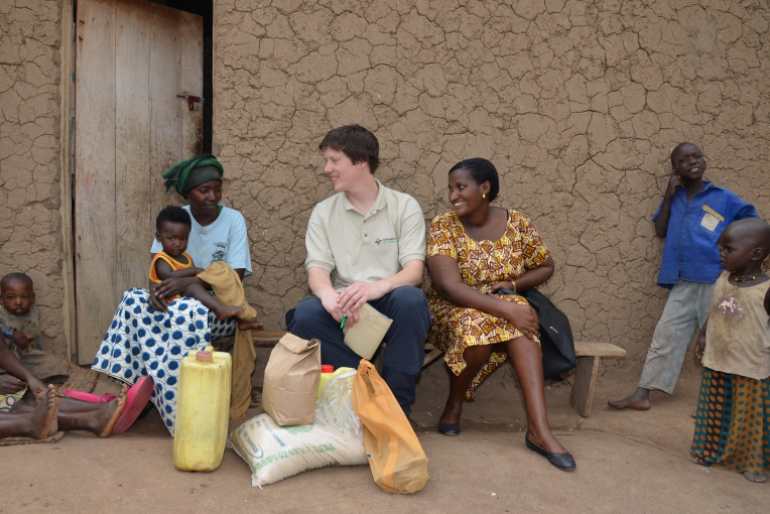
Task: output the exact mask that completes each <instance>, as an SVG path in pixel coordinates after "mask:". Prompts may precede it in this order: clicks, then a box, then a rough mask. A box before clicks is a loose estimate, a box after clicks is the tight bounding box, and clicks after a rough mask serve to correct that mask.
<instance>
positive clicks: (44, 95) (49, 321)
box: [0, 0, 67, 355]
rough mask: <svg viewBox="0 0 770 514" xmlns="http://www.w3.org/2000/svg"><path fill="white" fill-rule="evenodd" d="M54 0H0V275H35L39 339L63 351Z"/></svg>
mask: <svg viewBox="0 0 770 514" xmlns="http://www.w3.org/2000/svg"><path fill="white" fill-rule="evenodd" d="M61 9H62V7H61V2H59V1H56V0H50V1H46V0H32V1H21V0H4V1H3V2H0V276H2V275H5V274H6V273H9V272H12V271H21V272H24V273H27V274H28V275H29V276H30V277H32V280H33V281H34V283H35V293H36V304H37V306H38V307H39V308H40V315H41V323H42V327H41V329H42V338H41V341H42V345H43V348H44V349H47V350H50V351H53V352H55V353H57V354H59V355H65V354H66V352H67V342H66V340H65V335H64V325H65V322H64V312H63V309H64V281H63V277H62V274H63V269H62V264H63V250H62V239H63V238H62V226H61V223H62V219H61V212H60V206H61V190H60V185H59V184H60V179H61V177H60V175H61V164H60V152H61V146H60V145H61V143H60V132H61V129H60V121H61V107H60V105H59V101H60V94H59V81H60V66H59V63H60V57H59V47H60V43H61Z"/></svg>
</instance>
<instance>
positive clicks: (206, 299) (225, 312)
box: [184, 284, 245, 320]
mask: <svg viewBox="0 0 770 514" xmlns="http://www.w3.org/2000/svg"><path fill="white" fill-rule="evenodd" d="M184 296H189V297H190V298H195V299H196V300H198V301H200V302H201V303H202V304H203V305H205V306H206V307H208V309H209V310H210V311H211V312H213V313H214V314H215V315H216V316H217V319H219V320H223V319H227V318H232V317H233V316H235V315H237V314H240V313H241V312H243V311H244V310H245V309H244V308H243V307H228V306H227V305H222V304H221V303H219V302H218V301H217V299H216V298H214V297H213V296H211V295H210V294H209V293H208V291H206V290H205V289H203V286H201V285H199V284H192V285H189V286H187V289H185V292H184Z"/></svg>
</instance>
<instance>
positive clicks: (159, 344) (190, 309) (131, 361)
mask: <svg viewBox="0 0 770 514" xmlns="http://www.w3.org/2000/svg"><path fill="white" fill-rule="evenodd" d="M148 296H149V291H148V290H147V289H139V288H131V289H129V290H128V291H126V292H125V293H124V294H123V299H121V301H120V305H119V306H118V310H117V312H116V313H115V316H114V317H113V319H112V325H110V328H109V330H107V334H105V336H104V340H102V345H101V346H100V347H99V351H98V352H97V354H96V358H95V359H94V363H93V365H92V366H91V369H94V370H96V371H99V372H101V373H106V374H107V375H109V376H111V377H113V378H115V379H117V380H120V381H123V382H126V383H128V384H129V385H133V384H134V383H135V382H136V381H137V380H139V379H140V378H141V377H144V376H147V375H149V376H150V377H152V380H153V382H154V383H155V387H154V389H153V392H152V397H151V400H152V403H153V404H155V407H156V408H157V409H158V412H160V417H161V418H162V419H163V423H164V424H165V425H166V428H168V431H169V432H170V433H171V435H172V436H173V435H174V421H175V419H176V393H177V387H178V383H179V368H180V364H181V363H180V361H181V360H182V359H183V358H184V357H185V355H187V354H188V353H189V352H190V351H198V350H203V349H204V348H206V346H208V345H209V344H210V342H211V340H212V339H219V338H221V337H225V336H228V335H232V334H234V333H235V320H234V319H233V318H231V319H227V320H225V321H219V320H218V319H217V317H216V316H215V315H214V314H213V313H211V312H209V310H208V309H207V308H206V307H205V306H204V305H203V304H202V303H201V302H199V301H198V300H195V299H193V298H187V297H183V298H178V299H176V300H174V301H173V302H171V303H170V304H169V306H168V310H167V311H166V312H159V311H156V310H155V309H153V308H152V307H150V306H149V305H148V303H147V297H148Z"/></svg>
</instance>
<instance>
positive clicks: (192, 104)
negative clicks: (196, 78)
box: [176, 95, 204, 111]
mask: <svg viewBox="0 0 770 514" xmlns="http://www.w3.org/2000/svg"><path fill="white" fill-rule="evenodd" d="M176 97H177V98H184V99H185V101H186V102H187V107H189V108H190V110H191V111H197V110H198V105H196V104H201V105H203V101H204V98H203V97H202V96H192V95H176Z"/></svg>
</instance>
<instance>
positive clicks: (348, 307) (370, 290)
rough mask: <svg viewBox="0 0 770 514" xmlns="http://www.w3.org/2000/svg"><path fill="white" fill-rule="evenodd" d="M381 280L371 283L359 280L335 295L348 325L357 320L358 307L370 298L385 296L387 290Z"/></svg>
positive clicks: (375, 298) (353, 323) (350, 325)
mask: <svg viewBox="0 0 770 514" xmlns="http://www.w3.org/2000/svg"><path fill="white" fill-rule="evenodd" d="M384 289H385V288H384V286H383V283H382V282H374V283H371V284H363V283H361V282H355V283H353V284H350V285H349V286H348V287H346V288H345V290H344V291H342V293H340V295H339V297H337V305H338V306H339V308H340V310H342V312H343V313H344V314H346V315H347V317H348V320H349V321H350V324H349V325H348V326H349V327H352V326H353V325H355V324H356V323H357V322H358V318H359V316H358V309H360V308H361V307H363V305H364V304H365V303H366V302H368V301H370V300H378V299H380V298H382V297H383V296H385V294H386V293H387V291H385V290H384Z"/></svg>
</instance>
